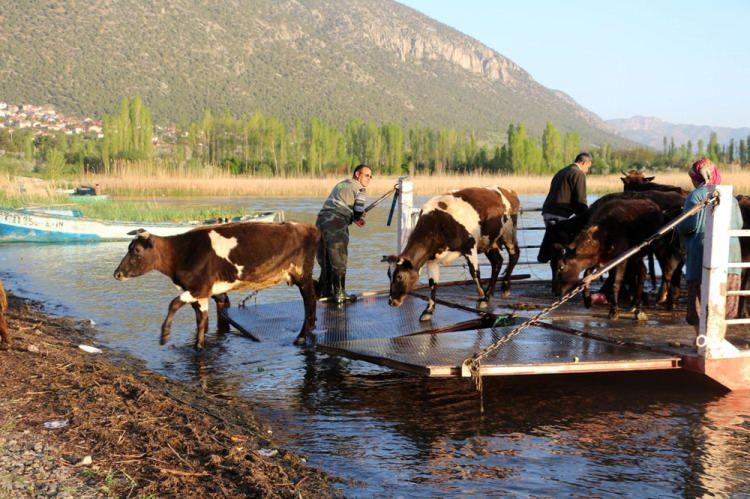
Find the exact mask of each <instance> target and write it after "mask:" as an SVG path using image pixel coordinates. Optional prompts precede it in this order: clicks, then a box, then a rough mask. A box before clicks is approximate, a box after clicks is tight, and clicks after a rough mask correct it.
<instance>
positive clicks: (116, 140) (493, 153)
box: [0, 97, 750, 177]
mask: <svg viewBox="0 0 750 499" xmlns="http://www.w3.org/2000/svg"><path fill="white" fill-rule="evenodd" d="M103 134H104V137H103V138H102V139H97V138H96V137H95V136H92V135H88V136H87V135H64V134H53V135H45V136H37V137H34V135H33V133H32V131H31V130H28V129H21V130H15V131H14V130H13V129H0V151H5V152H6V153H11V154H14V155H15V157H18V158H23V159H24V160H26V161H27V162H30V163H34V164H35V165H36V166H35V168H36V169H37V170H38V171H40V172H42V173H44V174H47V175H48V176H49V177H55V176H59V175H62V174H65V173H79V172H104V173H106V172H107V171H109V167H110V166H111V164H112V163H113V162H114V161H119V162H120V163H121V162H122V161H126V162H127V161H131V160H132V161H143V160H153V159H158V160H166V161H170V162H177V163H179V164H184V165H188V166H190V167H194V168H196V169H199V168H203V167H205V166H206V165H211V166H213V167H216V168H219V169H221V170H224V171H226V172H228V173H232V174H256V175H282V176H296V175H326V174H341V173H343V172H347V171H349V170H350V168H351V166H352V165H355V164H358V163H366V164H368V165H370V166H371V167H373V169H374V170H375V171H377V172H379V173H383V174H401V173H410V174H414V173H436V174H442V173H469V172H487V173H507V174H511V173H513V174H521V175H542V174H547V173H552V172H555V171H557V170H558V169H560V168H561V167H562V166H564V165H565V164H568V163H570V162H572V161H573V158H574V157H575V156H576V154H578V152H580V151H581V138H580V136H579V135H578V133H576V132H575V131H572V130H566V131H561V130H560V129H558V128H557V127H556V126H555V125H554V124H553V123H552V122H548V123H547V124H546V126H545V128H544V130H543V133H542V136H541V137H538V138H537V137H533V136H530V135H529V134H528V132H527V130H526V127H525V126H524V124H523V123H517V124H511V125H510V126H509V127H508V128H507V129H506V130H503V131H502V132H501V133H500V132H499V133H498V134H497V136H496V137H495V139H494V140H489V141H487V140H485V141H480V140H478V139H477V136H476V133H475V132H474V131H473V130H457V129H453V128H432V127H413V128H404V127H402V126H401V125H399V124H397V123H382V124H377V123H375V122H372V121H363V120H362V119H353V120H351V121H349V122H348V123H347V124H346V126H345V127H344V128H343V129H339V128H337V127H335V126H333V125H330V124H328V123H326V122H324V121H322V120H319V119H312V120H311V121H310V122H308V123H302V122H300V121H297V122H295V123H294V124H293V125H287V124H284V123H283V122H282V121H280V120H279V119H277V118H275V117H271V116H265V115H263V114H261V113H256V114H254V115H253V116H250V117H236V116H233V115H232V114H231V113H229V112H224V113H221V114H219V115H214V113H212V112H211V111H205V112H204V114H203V116H202V118H201V119H200V120H197V121H194V122H191V123H187V124H184V125H181V126H177V127H176V128H175V129H174V130H173V131H170V133H161V134H160V135H159V140H154V126H153V123H152V120H151V113H150V111H149V109H148V107H147V106H146V105H145V104H144V103H143V101H142V100H141V99H140V98H139V97H136V98H134V99H123V100H122V103H121V106H120V111H119V113H117V114H115V115H111V116H105V117H104V119H103ZM663 146H664V147H663V149H662V150H661V151H657V150H655V149H651V148H647V147H636V148H631V149H624V150H614V149H612V148H611V147H610V146H609V145H603V146H601V147H596V148H593V149H592V150H590V152H591V153H592V154H593V156H594V165H593V172H594V173H608V172H616V171H618V170H626V169H631V168H649V169H663V168H669V167H685V166H687V165H688V164H689V163H690V162H692V161H693V160H694V159H696V158H698V157H702V156H704V155H705V156H708V157H710V158H711V159H712V160H714V161H715V162H717V163H739V164H742V165H746V164H750V136H748V138H747V139H746V140H745V139H743V140H740V141H738V142H737V143H735V141H734V140H732V141H730V142H729V144H725V145H722V144H719V143H718V140H717V137H716V134H715V133H712V134H711V136H710V138H709V141H708V143H707V144H704V143H703V141H698V143H697V144H696V145H695V147H693V144H692V142H690V141H689V142H688V143H687V144H683V145H680V146H679V147H676V146H675V143H674V139H673V138H671V139H667V138H666V137H664V141H663Z"/></svg>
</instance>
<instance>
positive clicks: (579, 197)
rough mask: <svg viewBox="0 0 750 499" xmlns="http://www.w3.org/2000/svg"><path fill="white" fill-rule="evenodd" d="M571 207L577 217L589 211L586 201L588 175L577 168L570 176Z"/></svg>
mask: <svg viewBox="0 0 750 499" xmlns="http://www.w3.org/2000/svg"><path fill="white" fill-rule="evenodd" d="M570 207H571V208H572V209H573V213H575V214H576V215H581V214H583V213H584V212H585V211H586V210H588V209H589V206H588V203H587V201H586V174H585V173H583V172H582V171H580V170H578V169H577V168H573V169H572V170H571V175H570Z"/></svg>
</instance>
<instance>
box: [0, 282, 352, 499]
mask: <svg viewBox="0 0 750 499" xmlns="http://www.w3.org/2000/svg"><path fill="white" fill-rule="evenodd" d="M8 298H9V310H8V312H7V314H6V318H7V320H8V325H9V329H10V333H11V338H12V339H13V346H12V347H11V348H10V349H9V350H0V393H2V397H0V430H2V431H0V496H5V495H6V494H7V496H11V497H13V496H16V495H18V496H25V495H44V496H47V497H81V496H87V497H88V496H94V495H95V496H103V495H104V496H111V495H115V496H131V495H136V496H139V497H142V496H149V495H152V496H157V497H159V496H169V495H182V494H184V492H185V491H186V490H190V491H191V494H194V495H195V496H203V497H205V496H211V495H220V496H225V497H248V496H251V497H260V496H263V497H292V496H295V497H296V496H299V497H302V496H310V495H314V496H331V495H338V494H337V492H336V491H335V490H334V489H333V488H332V484H333V483H334V482H335V481H336V479H334V478H332V477H329V476H327V475H326V474H325V473H323V472H321V471H319V470H316V469H314V468H311V467H308V466H307V465H306V460H305V459H304V458H303V457H300V456H297V455H295V454H293V453H291V452H288V451H285V450H284V449H283V448H280V447H279V446H278V445H277V444H276V443H275V442H274V441H273V434H272V430H271V428H270V427H269V426H267V425H265V424H263V422H262V421H259V420H258V419H257V418H256V416H255V415H254V411H253V409H252V407H251V405H250V404H249V403H248V401H246V400H244V399H242V398H239V397H233V396H228V395H226V394H210V393H207V392H204V391H203V390H202V389H201V388H200V387H199V386H190V385H188V384H185V383H181V382H179V381H176V380H172V379H170V378H167V377H166V376H163V375H160V374H156V373H153V372H151V371H148V370H146V369H145V368H144V366H143V363H142V362H141V361H140V360H138V359H135V358H133V357H129V356H127V355H124V354H120V353H118V352H116V351H111V350H108V349H106V348H102V350H103V353H87V352H85V351H83V350H81V349H79V348H78V345H79V344H85V345H91V344H92V342H95V338H94V333H95V329H92V328H91V327H90V326H89V325H88V324H87V323H86V322H79V321H75V320H73V319H70V318H67V317H55V316H51V315H49V314H47V313H46V312H45V311H44V309H43V305H42V304H40V303H38V302H35V301H33V300H30V299H27V298H23V297H19V296H17V295H13V294H10V293H9V296H8ZM45 423H47V426H50V425H51V426H53V427H54V426H59V427H58V428H48V427H45Z"/></svg>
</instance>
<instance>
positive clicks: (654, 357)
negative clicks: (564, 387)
mask: <svg viewBox="0 0 750 499" xmlns="http://www.w3.org/2000/svg"><path fill="white" fill-rule="evenodd" d="M537 287H538V285H537V284H532V283H529V284H526V283H524V285H521V286H519V288H521V289H518V292H520V293H519V294H521V295H527V296H525V297H526V298H528V299H529V301H533V300H532V299H533V298H536V300H537V301H539V302H541V301H542V300H543V298H542V297H540V296H535V295H536V292H537V291H538V290H537ZM524 288H525V289H524ZM470 289H471V288H470V287H469V286H468V285H467V284H465V283H461V284H455V285H445V286H443V287H441V289H440V294H441V295H442V296H443V297H444V298H447V299H448V300H451V302H448V303H449V304H446V302H443V303H442V304H441V305H438V309H437V311H436V313H435V315H434V316H433V319H432V320H431V321H426V322H420V321H419V315H420V313H421V312H422V310H423V309H424V306H425V301H424V298H423V297H422V296H412V297H411V298H408V299H406V300H405V301H404V304H403V305H402V306H401V307H399V308H393V307H390V306H388V296H387V294H386V293H380V294H372V295H370V296H366V297H361V298H360V299H358V300H357V301H356V302H354V303H349V304H346V305H343V306H342V305H336V304H333V303H327V302H320V303H319V304H318V309H317V328H316V330H315V344H316V348H318V349H320V350H322V351H324V352H326V353H329V354H332V355H338V356H342V357H348V358H352V359H357V360H363V361H367V362H371V363H374V364H378V365H382V366H387V367H390V368H393V369H398V370H401V371H406V372H410V373H415V374H420V375H423V376H431V377H447V376H461V375H462V374H461V364H462V363H463V361H464V360H465V359H466V358H468V357H471V356H472V355H473V354H474V353H475V352H477V351H479V350H481V349H483V348H485V347H486V346H488V345H489V344H491V343H493V342H494V341H496V340H497V339H498V338H499V337H501V336H503V335H504V334H505V332H507V331H508V330H510V329H511V328H512V327H513V325H515V324H516V323H518V322H520V321H522V320H523V318H522V317H520V315H522V313H520V312H522V311H521V310H516V312H519V317H518V318H517V319H516V320H515V321H514V324H511V325H508V326H507V327H502V328H497V327H496V328H494V331H493V329H490V328H489V325H490V324H492V322H493V321H494V318H495V315H493V314H486V313H481V312H479V311H474V310H468V308H470V307H469V306H468V305H469V303H470V301H471V300H472V298H471V294H470V292H469V290H470ZM522 289H523V291H521V290H522ZM517 296H518V295H517ZM459 297H463V300H459V299H458V298H459ZM510 299H511V300H512V297H511V298H510ZM454 300H455V302H458V303H454ZM493 302H497V305H498V307H496V308H495V309H494V311H495V312H503V313H505V312H507V311H508V308H507V307H506V306H503V305H504V303H503V302H504V300H493ZM463 307H465V308H463ZM579 309H580V306H577V307H571V308H570V309H568V310H567V311H563V312H562V315H563V316H565V315H567V314H570V316H572V318H575V317H576V315H578V314H577V312H578V313H581V312H582V311H581V310H579ZM584 310H585V309H584ZM600 312H601V311H600ZM225 313H226V316H227V318H228V319H229V321H230V322H231V323H232V324H233V325H234V326H235V327H236V328H238V329H239V330H240V331H241V332H242V333H243V334H245V335H248V336H250V337H251V338H253V339H255V340H256V341H272V342H280V343H287V342H288V343H291V342H292V341H293V339H294V338H295V336H296V334H297V333H298V332H299V328H300V326H301V322H302V317H303V305H302V302H301V301H292V302H282V303H272V304H261V305H251V306H248V307H246V308H234V307H233V308H230V309H228V310H227V311H226V312H225ZM586 313H588V314H589V315H591V314H592V311H591V310H587V312H586ZM597 315H599V314H597ZM562 318H563V317H560V319H562ZM596 320H597V321H599V322H597V323H596V326H597V327H594V328H590V327H584V328H580V329H579V328H571V327H570V326H571V325H572V324H575V321H566V323H565V325H566V326H567V327H565V326H563V327H559V328H558V327H556V326H555V325H550V324H546V323H543V324H540V325H539V326H535V327H531V328H529V329H527V330H526V331H524V333H523V334H522V335H519V336H517V337H515V338H513V340H512V341H511V342H510V343H508V344H507V345H505V346H504V347H503V348H502V349H500V350H498V351H496V352H495V353H494V354H493V355H492V356H491V357H490V358H488V359H487V360H486V361H485V362H483V364H482V370H481V372H482V375H484V376H499V375H531V374H552V373H585V372H588V373H592V372H615V371H644V370H663V369H676V368H680V367H681V365H680V358H681V356H680V352H678V351H674V349H669V348H665V349H658V348H652V347H653V345H652V346H649V345H644V344H637V342H636V344H632V343H627V342H623V341H622V338H620V337H614V338H607V337H606V336H605V335H597V334H592V333H591V332H590V331H587V329H595V330H596V331H601V332H606V330H607V326H608V324H609V321H607V320H606V319H604V318H600V317H597V318H596ZM614 322H619V325H618V326H617V327H615V328H614V329H616V330H618V331H620V330H622V329H624V330H630V331H633V330H641V329H642V330H643V331H642V332H641V333H640V336H638V335H636V337H637V338H638V337H643V336H645V335H647V334H649V333H650V334H651V335H654V334H655V331H657V329H656V328H655V327H654V326H656V327H658V323H659V321H658V320H657V321H655V322H657V324H654V325H644V326H640V327H635V326H636V324H635V322H634V321H628V320H625V321H623V320H621V321H614ZM579 325H580V324H579ZM591 325H592V324H591V323H588V324H587V326H591ZM611 325H612V326H614V324H611ZM683 330H684V328H683ZM637 338H636V339H637ZM626 343H627V344H626ZM670 350H671V351H670Z"/></svg>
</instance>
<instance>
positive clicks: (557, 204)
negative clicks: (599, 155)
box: [537, 152, 592, 273]
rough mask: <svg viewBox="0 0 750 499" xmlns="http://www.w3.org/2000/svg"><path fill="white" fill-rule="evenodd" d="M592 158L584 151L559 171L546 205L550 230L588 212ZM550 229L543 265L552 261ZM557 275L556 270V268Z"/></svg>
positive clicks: (541, 253)
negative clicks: (589, 176) (588, 182)
mask: <svg viewBox="0 0 750 499" xmlns="http://www.w3.org/2000/svg"><path fill="white" fill-rule="evenodd" d="M591 163H592V159H591V155H590V154H589V153H587V152H582V153H580V154H579V155H578V156H576V160H575V161H574V162H573V163H572V164H570V165H568V166H566V167H565V168H563V169H562V170H560V171H559V172H557V173H556V174H555V176H554V177H552V182H550V186H549V193H548V194H547V199H545V200H544V205H542V218H543V219H544V226H545V227H546V228H547V229H549V228H550V227H551V226H552V225H554V224H555V223H557V222H559V221H560V220H567V219H568V218H570V217H572V216H573V215H581V214H583V213H584V212H585V211H586V210H587V209H588V204H587V203H586V174H588V172H589V169H590V168H591ZM548 233H549V230H547V231H546V232H545V234H544V239H543V240H542V244H541V247H540V248H539V255H538V256H537V260H538V261H539V262H542V263H544V262H548V261H550V259H551V256H552V255H551V250H552V241H551V240H550V238H549V237H548ZM552 271H553V273H554V269H552Z"/></svg>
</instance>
